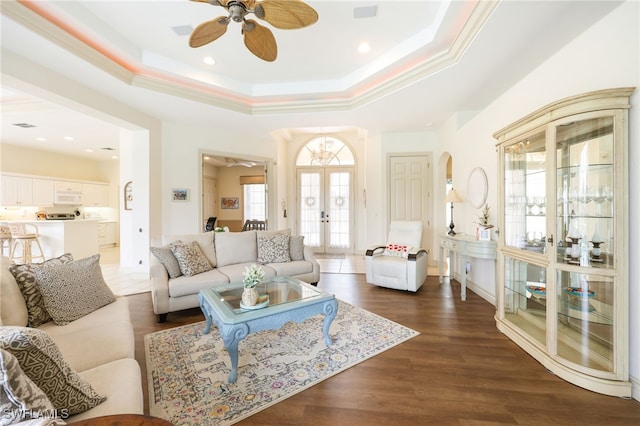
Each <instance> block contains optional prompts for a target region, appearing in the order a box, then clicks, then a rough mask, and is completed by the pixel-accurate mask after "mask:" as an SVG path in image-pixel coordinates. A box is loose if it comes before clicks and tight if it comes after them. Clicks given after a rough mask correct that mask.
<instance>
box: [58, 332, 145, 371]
mask: <svg viewBox="0 0 640 426" xmlns="http://www.w3.org/2000/svg"><path fill="white" fill-rule="evenodd" d="M65 327H67V326H65ZM58 328H61V327H58ZM62 328H64V327H62ZM51 337H52V338H53V339H54V340H55V342H56V345H57V346H58V349H59V350H60V353H61V354H62V356H63V357H64V360H65V361H67V363H68V364H69V367H71V368H73V369H74V370H75V371H77V372H78V373H81V372H83V371H86V370H89V369H91V368H94V367H97V366H98V365H102V364H106V363H108V362H111V361H115V360H118V359H123V358H135V338H134V333H133V326H132V325H131V322H129V321H112V322H110V323H109V324H107V326H104V325H102V326H97V327H89V328H86V329H83V330H77V331H75V332H73V333H60V334H58V335H57V336H55V337H54V336H51ZM87 354H91V356H87Z"/></svg>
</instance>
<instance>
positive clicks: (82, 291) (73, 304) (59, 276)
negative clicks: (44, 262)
mask: <svg viewBox="0 0 640 426" xmlns="http://www.w3.org/2000/svg"><path fill="white" fill-rule="evenodd" d="M99 261H100V255H99V254H95V255H93V256H91V257H87V258H85V259H80V260H75V261H73V262H69V263H66V264H64V265H59V266H56V267H51V268H43V269H36V270H35V271H34V274H35V276H36V282H37V284H38V288H39V289H40V292H41V293H42V298H43V299H44V305H45V307H46V308H47V311H48V312H49V315H51V318H52V319H53V322H55V323H56V324H58V325H65V324H69V323H70V322H71V321H75V320H77V319H78V318H82V317H83V316H85V315H87V314H90V313H91V312H93V311H95V310H97V309H99V308H101V307H103V306H105V305H108V304H109V303H112V302H115V301H116V297H115V296H114V295H113V292H112V291H111V289H110V288H109V286H108V285H107V283H105V282H104V278H103V277H102V269H100V264H99Z"/></svg>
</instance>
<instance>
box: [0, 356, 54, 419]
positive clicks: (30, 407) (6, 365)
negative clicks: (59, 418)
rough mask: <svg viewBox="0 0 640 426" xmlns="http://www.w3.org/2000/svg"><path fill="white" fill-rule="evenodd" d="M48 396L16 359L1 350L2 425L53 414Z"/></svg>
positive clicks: (0, 397) (0, 393) (0, 390)
mask: <svg viewBox="0 0 640 426" xmlns="http://www.w3.org/2000/svg"><path fill="white" fill-rule="evenodd" d="M54 410H55V408H54V407H53V405H52V404H51V401H49V398H48V397H47V395H46V394H45V393H44V392H43V391H42V390H41V389H40V388H39V387H38V386H36V384H35V383H33V381H32V380H31V379H30V378H29V376H27V375H26V374H25V373H24V372H23V371H22V368H20V364H19V363H18V360H17V359H16V357H15V356H14V355H13V354H12V353H11V352H8V351H6V350H4V349H0V413H2V417H1V418H0V425H10V424H13V423H17V422H19V421H22V420H27V419H34V418H38V417H41V416H42V415H45V414H53V413H54Z"/></svg>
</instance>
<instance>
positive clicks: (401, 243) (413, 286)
mask: <svg viewBox="0 0 640 426" xmlns="http://www.w3.org/2000/svg"><path fill="white" fill-rule="evenodd" d="M421 241H422V222H418V221H392V222H391V224H390V225H389V236H388V238H387V244H386V245H384V246H375V247H371V248H369V249H368V250H367V252H366V256H365V268H366V274H367V282H368V283H371V284H375V285H378V286H381V287H388V288H393V289H396V290H408V291H412V292H416V291H418V289H419V288H420V286H422V284H423V283H424V281H425V280H426V279H427V263H428V262H427V257H428V254H429V251H428V250H426V249H423V248H420V244H421Z"/></svg>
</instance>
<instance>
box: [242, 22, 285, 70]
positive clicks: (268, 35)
mask: <svg viewBox="0 0 640 426" xmlns="http://www.w3.org/2000/svg"><path fill="white" fill-rule="evenodd" d="M242 33H243V34H244V45H245V46H247V49H249V51H251V53H253V54H254V55H256V56H257V57H258V58H260V59H264V60H265V61H268V62H273V61H275V60H276V57H277V56H278V45H277V44H276V39H275V37H274V36H273V33H272V32H271V30H270V29H269V28H267V27H264V26H262V25H260V24H258V23H257V22H256V21H254V20H253V19H247V20H246V21H245V22H244V25H243V26H242Z"/></svg>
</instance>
